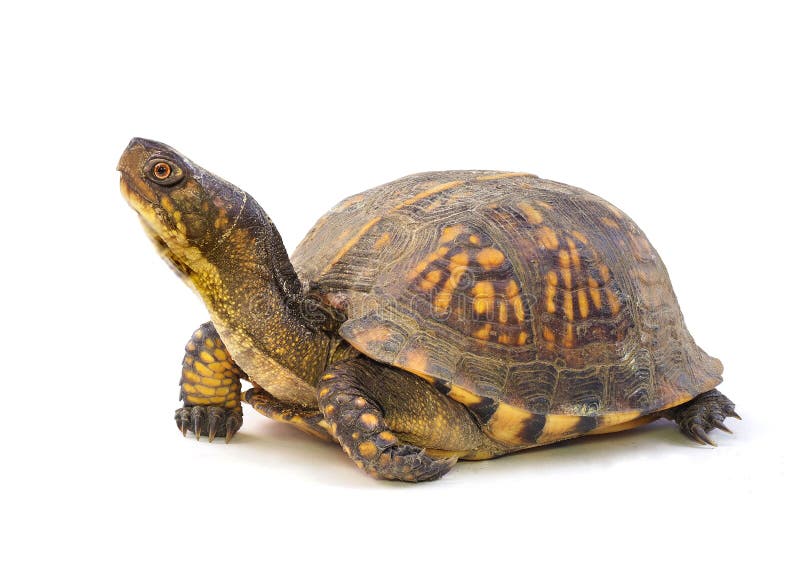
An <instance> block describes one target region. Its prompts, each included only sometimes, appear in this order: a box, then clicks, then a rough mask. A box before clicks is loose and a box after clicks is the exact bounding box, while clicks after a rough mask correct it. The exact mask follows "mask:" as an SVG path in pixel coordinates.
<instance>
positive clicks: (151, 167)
mask: <svg viewBox="0 0 800 586" xmlns="http://www.w3.org/2000/svg"><path fill="white" fill-rule="evenodd" d="M145 176H146V177H147V178H148V179H149V180H150V181H152V182H154V183H157V184H159V185H175V184H176V183H179V182H180V180H181V179H183V169H181V168H180V166H179V165H177V164H175V163H173V162H171V161H167V160H165V159H160V158H159V159H153V160H152V161H150V162H148V163H147V166H146V167H145Z"/></svg>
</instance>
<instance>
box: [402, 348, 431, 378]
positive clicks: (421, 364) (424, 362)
mask: <svg viewBox="0 0 800 586" xmlns="http://www.w3.org/2000/svg"><path fill="white" fill-rule="evenodd" d="M427 366H428V354H427V353H426V352H425V351H423V350H413V351H412V352H409V353H408V354H407V355H406V357H405V359H404V360H403V368H405V369H406V370H409V371H411V372H413V373H414V374H425V370H426V368H427Z"/></svg>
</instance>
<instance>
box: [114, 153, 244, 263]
mask: <svg viewBox="0 0 800 586" xmlns="http://www.w3.org/2000/svg"><path fill="white" fill-rule="evenodd" d="M117 170H118V171H119V172H120V190H121V191H122V194H123V196H124V197H125V199H126V200H127V201H128V203H129V204H130V206H131V207H132V208H133V209H134V210H136V212H137V213H138V215H139V219H140V220H141V222H142V225H143V226H144V229H145V232H147V235H148V236H149V237H150V239H151V240H152V241H153V243H154V244H155V246H156V248H157V249H158V251H159V252H160V253H161V255H162V256H163V257H164V259H165V260H166V261H167V262H168V263H169V264H170V265H171V266H172V267H173V269H175V271H176V272H177V273H178V274H179V275H180V276H182V277H188V276H191V275H192V274H193V273H194V272H196V271H197V270H198V264H199V263H207V262H210V261H211V257H212V253H213V252H214V251H215V250H216V249H217V248H219V246H220V244H221V243H222V241H223V240H224V239H225V237H226V234H227V233H228V232H229V231H230V229H231V228H233V225H234V224H235V223H236V220H237V219H238V218H239V217H240V216H241V215H242V211H243V209H244V207H245V203H246V202H247V200H248V196H247V194H246V193H245V192H244V191H242V190H241V189H239V188H238V187H236V186H235V185H232V184H230V183H228V182H227V181H224V180H222V179H220V178H219V177H217V176H216V175H213V174H212V173H209V172H208V171H206V170H205V169H203V168H202V167H200V166H198V165H195V164H194V163H193V162H192V161H190V160H189V159H187V158H186V157H184V156H183V155H181V154H180V153H179V152H178V151H176V150H175V149H173V148H171V147H169V146H167V145H165V144H163V143H160V142H155V141H152V140H146V139H143V138H134V139H133V140H131V142H130V143H129V144H128V147H127V148H126V149H125V152H124V153H122V157H121V158H120V160H119V164H118V165H117Z"/></svg>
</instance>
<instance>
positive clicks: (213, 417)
mask: <svg viewBox="0 0 800 586" xmlns="http://www.w3.org/2000/svg"><path fill="white" fill-rule="evenodd" d="M223 421H225V410H224V409H222V408H221V407H209V408H208V441H209V443H210V442H213V441H214V438H215V437H217V428H218V427H219V424H220V423H222V422H223Z"/></svg>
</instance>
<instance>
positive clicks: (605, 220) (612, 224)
mask: <svg viewBox="0 0 800 586" xmlns="http://www.w3.org/2000/svg"><path fill="white" fill-rule="evenodd" d="M600 221H601V222H603V224H605V225H606V226H608V227H609V228H613V229H614V230H619V224H617V223H616V222H615V221H614V220H612V219H611V218H600Z"/></svg>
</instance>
